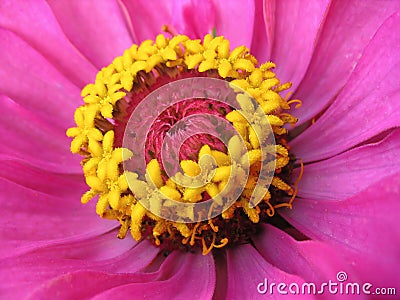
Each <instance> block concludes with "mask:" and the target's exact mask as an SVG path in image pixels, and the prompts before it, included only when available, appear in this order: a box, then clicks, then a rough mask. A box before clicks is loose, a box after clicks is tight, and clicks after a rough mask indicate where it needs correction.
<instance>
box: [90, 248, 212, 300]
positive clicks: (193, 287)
mask: <svg viewBox="0 0 400 300" xmlns="http://www.w3.org/2000/svg"><path fill="white" fill-rule="evenodd" d="M136 277H137V278H136V279H133V280H132V282H134V283H131V284H127V285H122V286H120V287H117V288H114V289H111V290H108V291H105V292H104V293H102V294H99V295H98V296H97V297H95V298H93V299H96V300H100V299H110V298H116V299H124V298H129V299H144V298H149V299H182V300H186V299H212V295H213V292H214V288H215V267H214V260H213V258H212V255H207V256H202V255H200V254H188V253H186V254H182V253H179V252H173V253H172V254H171V255H170V256H169V257H167V259H166V260H165V262H164V263H163V264H162V265H161V268H160V270H159V271H157V272H155V273H147V274H146V273H143V274H137V276H136Z"/></svg>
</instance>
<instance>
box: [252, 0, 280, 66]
mask: <svg viewBox="0 0 400 300" xmlns="http://www.w3.org/2000/svg"><path fill="white" fill-rule="evenodd" d="M264 13H266V15H264ZM274 17H275V1H254V28H255V29H256V30H253V40H252V41H251V54H253V55H254V56H255V57H256V58H257V60H258V62H259V63H260V64H262V63H264V62H266V61H269V60H271V48H272V44H273V36H272V35H273V32H274V25H275V20H274Z"/></svg>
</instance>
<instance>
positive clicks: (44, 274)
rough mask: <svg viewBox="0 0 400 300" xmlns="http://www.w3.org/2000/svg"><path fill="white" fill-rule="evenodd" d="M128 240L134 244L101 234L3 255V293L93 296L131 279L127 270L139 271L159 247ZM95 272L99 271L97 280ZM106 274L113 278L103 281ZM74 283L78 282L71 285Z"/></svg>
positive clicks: (18, 295) (19, 295) (40, 295)
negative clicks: (90, 238) (87, 280)
mask: <svg viewBox="0 0 400 300" xmlns="http://www.w3.org/2000/svg"><path fill="white" fill-rule="evenodd" d="M126 242H130V244H131V245H130V246H129V245H128V244H127V243H125V242H124V241H120V240H118V239H116V238H115V236H114V239H113V240H112V237H111V236H110V235H107V236H104V237H102V236H98V237H96V238H94V239H92V240H82V241H79V242H72V243H66V244H60V245H54V246H48V247H45V248H42V249H36V250H35V251H32V252H30V253H27V254H24V255H22V256H19V257H13V258H9V259H3V260H1V261H0V265H1V271H0V279H1V282H2V285H1V289H2V291H1V294H2V296H5V295H8V294H12V295H13V297H16V298H21V297H26V296H27V295H30V294H32V295H31V297H32V298H34V299H41V298H43V296H44V295H58V296H60V297H63V298H62V299H65V298H66V297H69V296H70V295H73V294H75V295H76V296H78V297H77V298H79V299H81V297H79V294H84V293H91V295H92V296H94V295H95V294H96V293H98V292H101V291H103V290H104V289H107V288H111V287H113V286H115V285H120V284H125V283H127V282H131V281H132V278H131V277H130V275H129V274H126V273H129V272H131V273H134V272H137V271H139V270H141V269H143V268H144V267H145V266H146V265H148V264H150V263H151V261H152V260H153V259H154V258H155V256H156V255H157V253H158V249H157V248H155V247H153V246H151V245H150V244H149V243H147V242H142V243H139V244H137V245H136V246H135V245H134V242H133V241H132V240H131V239H130V240H128V239H127V240H126ZM106 272H107V273H106ZM83 274H84V275H83ZM82 275H83V276H82ZM93 275H97V278H98V279H97V281H96V279H95V276H93ZM81 276H82V277H81ZM105 277H108V278H109V279H110V280H109V284H108V285H107V284H105V283H104V282H103V280H104V279H105ZM78 278H79V279H82V281H80V282H81V283H79V280H78V281H74V279H78ZM84 278H91V279H92V280H93V281H94V282H92V283H91V284H90V283H88V282H85V280H84ZM71 283H76V286H72V289H71ZM84 283H85V285H83V284H84ZM95 283H96V284H95ZM101 283H103V285H100V284H101ZM96 287H97V288H96Z"/></svg>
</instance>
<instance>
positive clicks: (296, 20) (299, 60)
mask: <svg viewBox="0 0 400 300" xmlns="http://www.w3.org/2000/svg"><path fill="white" fill-rule="evenodd" d="M329 5H330V0H324V1H303V0H296V1H294V0H293V1H276V7H275V33H274V34H275V37H276V38H275V39H274V44H273V47H272V57H271V60H272V61H273V62H274V63H276V65H277V68H276V73H277V75H278V78H279V79H280V80H281V81H282V82H288V81H291V82H292V83H293V90H295V89H296V87H297V86H298V85H299V83H300V82H301V79H302V78H303V76H304V74H305V73H306V71H307V68H308V65H309V63H310V60H311V56H312V54H313V52H314V48H315V45H316V42H317V40H318V34H319V32H320V29H321V28H322V26H323V23H324V19H325V16H326V13H327V11H328V8H329Z"/></svg>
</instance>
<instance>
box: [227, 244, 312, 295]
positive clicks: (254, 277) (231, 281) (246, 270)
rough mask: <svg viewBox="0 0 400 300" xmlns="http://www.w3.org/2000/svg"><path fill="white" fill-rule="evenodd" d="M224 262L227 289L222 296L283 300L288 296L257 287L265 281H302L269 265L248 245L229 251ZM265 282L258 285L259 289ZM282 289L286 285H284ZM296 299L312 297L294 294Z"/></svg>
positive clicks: (287, 282)
mask: <svg viewBox="0 0 400 300" xmlns="http://www.w3.org/2000/svg"><path fill="white" fill-rule="evenodd" d="M227 253H228V255H227V261H228V290H227V297H226V299H264V298H268V299H287V298H288V297H290V296H291V295H288V294H286V295H284V294H279V293H278V292H277V289H276V286H275V289H274V290H272V292H271V290H270V289H267V290H266V291H265V292H266V293H260V292H258V286H259V285H260V284H261V283H264V280H265V279H266V280H267V283H268V286H269V285H270V284H271V283H276V284H279V283H286V284H287V285H288V284H290V283H298V284H299V285H300V286H301V284H302V283H303V282H304V281H303V280H302V279H301V278H299V277H298V276H295V275H292V274H289V273H285V272H284V271H282V270H279V269H278V268H276V267H275V266H273V265H271V264H270V263H268V262H267V261H265V260H264V258H263V257H262V256H261V255H260V254H259V253H258V252H257V251H256V250H255V249H254V248H253V247H252V246H251V245H249V244H246V245H241V246H238V247H236V248H234V249H231V250H229V251H228V252H227ZM265 288H266V286H265V284H264V285H262V286H260V290H261V291H263V289H265ZM286 291H288V288H287V287H286ZM298 297H299V298H297V297H296V299H313V297H312V296H308V295H305V296H304V295H298Z"/></svg>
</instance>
